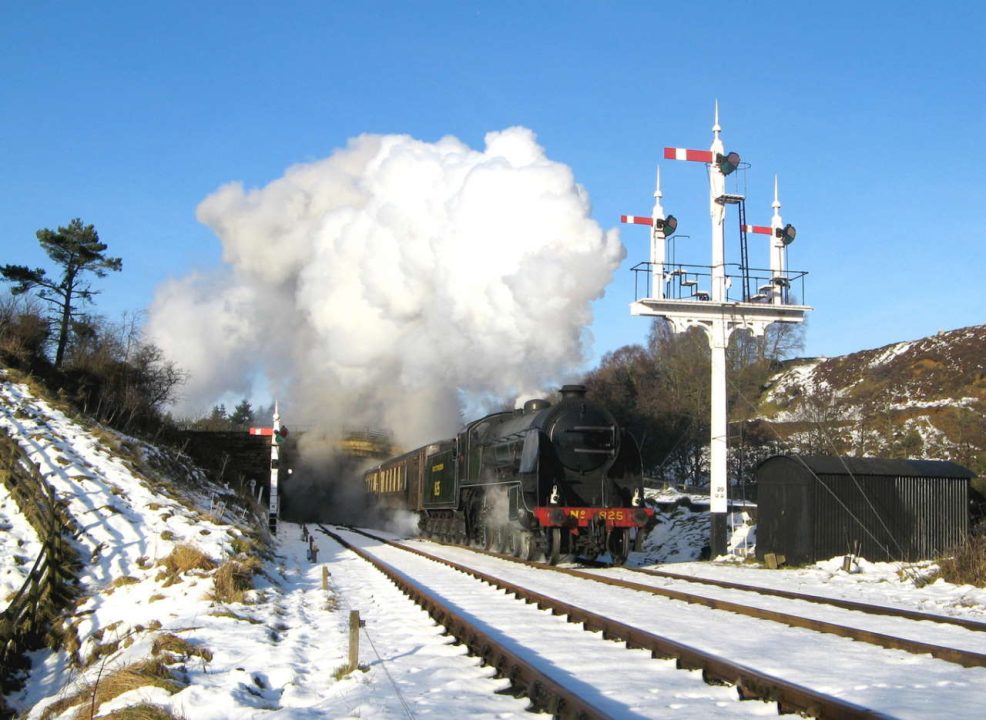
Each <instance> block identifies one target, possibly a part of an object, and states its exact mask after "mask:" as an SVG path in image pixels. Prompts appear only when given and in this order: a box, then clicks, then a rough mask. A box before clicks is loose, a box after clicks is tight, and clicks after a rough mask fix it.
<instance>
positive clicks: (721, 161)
mask: <svg viewBox="0 0 986 720" xmlns="http://www.w3.org/2000/svg"><path fill="white" fill-rule="evenodd" d="M739 164H740V156H739V154H738V153H734V152H731V153H729V154H727V155H723V154H722V153H716V165H718V166H719V172H721V173H722V174H723V175H729V174H730V173H733V172H735V171H736V168H738V167H739Z"/></svg>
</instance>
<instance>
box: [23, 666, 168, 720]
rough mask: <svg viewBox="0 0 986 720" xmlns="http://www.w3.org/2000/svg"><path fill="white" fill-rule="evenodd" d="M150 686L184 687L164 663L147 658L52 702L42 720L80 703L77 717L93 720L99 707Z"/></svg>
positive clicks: (76, 719)
mask: <svg viewBox="0 0 986 720" xmlns="http://www.w3.org/2000/svg"><path fill="white" fill-rule="evenodd" d="M147 685H150V686H153V687H159V688H163V689H164V690H167V691H168V692H169V693H176V692H178V691H179V690H181V689H182V686H181V685H180V684H179V683H178V682H177V681H176V680H175V679H174V677H172V675H171V673H170V672H169V670H168V668H167V666H166V665H165V664H164V662H162V661H161V660H146V661H144V662H141V663H136V664H134V665H128V666H126V667H123V668H120V669H119V670H114V671H113V672H111V673H110V674H108V675H105V676H103V677H101V678H100V679H99V681H98V682H95V683H89V684H87V685H86V686H85V687H83V688H82V689H81V690H79V691H78V692H77V693H75V694H73V695H70V696H69V697H66V698H62V699H61V700H59V701H57V702H54V703H52V704H51V705H49V706H48V707H47V708H45V710H44V712H43V713H42V714H41V720H50V718H53V717H56V716H58V715H60V714H62V713H63V712H65V711H66V710H67V709H69V708H70V707H74V706H76V705H79V706H80V707H79V710H78V711H77V712H76V714H75V720H91V718H92V717H93V714H92V710H93V709H95V710H99V706H100V705H102V704H103V703H104V702H107V701H109V700H112V699H113V698H115V697H118V696H120V695H122V694H123V693H125V692H129V691H131V690H136V689H137V688H140V687H145V686H147ZM135 717H139V716H135ZM149 717H153V716H149ZM165 717H170V716H165Z"/></svg>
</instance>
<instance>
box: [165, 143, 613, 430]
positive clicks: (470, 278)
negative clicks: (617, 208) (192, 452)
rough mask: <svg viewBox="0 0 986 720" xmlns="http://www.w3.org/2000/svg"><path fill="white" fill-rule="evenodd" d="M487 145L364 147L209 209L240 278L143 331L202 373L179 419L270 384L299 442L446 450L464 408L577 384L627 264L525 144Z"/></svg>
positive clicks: (193, 293) (199, 283)
mask: <svg viewBox="0 0 986 720" xmlns="http://www.w3.org/2000/svg"><path fill="white" fill-rule="evenodd" d="M485 142H486V148H485V150H483V151H482V152H479V151H476V150H473V149H470V148H469V147H467V146H466V145H464V144H463V143H462V142H460V141H459V140H457V139H455V138H452V137H446V138H443V139H442V140H439V141H438V142H437V143H426V142H421V141H418V140H415V139H413V138H411V137H408V136H405V135H385V136H380V135H363V136H360V137H358V138H356V139H354V140H352V141H350V143H349V144H348V146H347V147H346V148H345V149H342V150H339V151H337V152H335V153H333V154H332V155H331V156H330V157H328V158H326V159H324V160H320V161H318V162H313V163H309V164H303V165H297V166H294V167H291V168H289V169H288V170H287V172H285V174H284V176H283V177H281V178H279V179H277V180H274V181H273V182H271V183H270V184H268V185H267V186H266V187H263V188H260V189H253V190H245V189H244V188H243V186H242V184H240V183H230V184H228V185H225V186H223V187H221V188H219V189H218V190H216V192H214V193H213V194H212V195H210V196H209V197H207V198H206V199H205V200H204V201H203V202H202V203H201V205H199V208H198V219H199V220H200V221H201V222H203V223H204V224H206V225H208V226H209V227H210V228H211V229H212V230H213V231H214V232H215V233H216V235H217V236H218V237H219V239H220V240H221V241H222V245H223V258H224V260H225V262H226V263H227V267H226V268H224V270H223V271H222V272H219V273H217V274H216V275H215V276H209V277H206V276H201V275H195V276H191V277H187V278H184V279H180V280H174V281H170V282H168V283H166V284H164V285H163V286H162V287H160V288H159V289H158V292H157V296H156V299H155V302H154V305H153V307H152V311H151V317H150V321H149V325H148V331H149V334H150V336H151V338H152V339H153V341H154V342H155V343H157V344H158V345H159V346H160V347H161V348H162V349H163V350H164V351H165V353H166V354H167V355H168V357H169V358H171V359H173V360H174V361H175V362H176V363H177V364H178V365H179V366H180V367H182V368H183V369H185V370H187V371H188V372H189V373H190V376H191V377H190V381H189V383H188V384H187V385H186V387H185V388H184V396H185V397H184V400H183V402H182V405H181V406H179V407H178V408H177V410H178V411H179V412H185V413H201V412H203V411H204V410H205V409H207V408H208V407H209V406H211V405H212V404H214V403H215V402H216V401H217V400H218V399H219V398H220V397H221V396H222V395H223V394H224V393H235V394H238V395H241V394H249V391H250V388H251V385H252V383H253V381H254V380H255V379H256V376H257V374H258V373H262V374H264V375H265V376H266V377H267V378H268V380H269V382H270V384H271V387H272V388H273V389H274V391H275V392H276V393H277V397H278V399H279V400H280V402H281V407H282V413H284V414H285V421H286V422H288V424H290V420H289V418H290V417H292V416H294V417H299V418H306V419H310V420H311V421H318V422H319V423H321V424H323V425H325V426H326V427H336V428H339V427H343V426H346V427H360V426H370V427H377V428H381V427H383V428H388V429H390V430H392V431H393V432H394V433H395V437H396V439H397V440H398V441H399V442H402V443H403V444H405V446H408V447H410V446H413V445H415V444H420V443H421V442H425V441H428V440H430V439H434V438H436V437H443V436H448V435H449V434H451V433H452V432H453V431H454V430H455V429H456V428H457V427H458V425H459V424H460V410H461V406H462V405H463V403H472V404H475V405H480V404H482V402H483V401H484V400H490V399H500V398H510V397H515V396H517V395H520V394H524V393H535V392H537V391H538V390H540V389H543V388H545V387H548V386H550V385H552V384H556V383H558V382H559V381H560V380H561V379H563V378H564V377H565V375H566V374H570V373H572V372H573V371H575V370H576V369H577V368H578V366H579V365H580V364H581V362H582V360H583V346H582V343H583V334H584V330H585V328H586V327H587V326H588V324H589V323H590V321H591V319H592V318H591V308H590V303H591V301H592V300H593V299H595V298H598V297H600V296H601V295H602V294H603V291H604V288H605V287H606V285H607V284H608V283H609V281H610V279H611V277H612V274H613V272H614V270H615V269H616V267H617V266H618V264H619V262H620V260H621V259H622V258H623V255H624V250H623V247H622V245H621V244H620V242H619V239H618V236H617V232H616V231H615V230H610V231H607V232H604V231H603V230H602V229H601V228H600V227H599V225H598V224H597V223H596V222H595V221H593V220H592V219H591V218H590V217H589V212H590V208H589V199H588V196H587V194H586V192H585V190H584V189H583V188H582V187H580V186H579V185H578V184H576V182H575V179H574V177H573V174H572V171H571V170H570V169H569V168H568V167H567V166H566V165H563V164H561V163H558V162H554V161H551V160H549V159H548V158H547V157H545V154H544V150H543V148H541V147H540V146H539V145H538V144H537V141H536V138H535V136H534V134H533V133H532V132H531V131H529V130H527V129H524V128H519V127H515V128H509V129H507V130H504V131H502V132H491V133H489V134H488V135H487V136H486V138H485ZM470 409H471V410H472V409H475V408H470Z"/></svg>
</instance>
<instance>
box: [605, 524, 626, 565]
mask: <svg viewBox="0 0 986 720" xmlns="http://www.w3.org/2000/svg"><path fill="white" fill-rule="evenodd" d="M607 545H608V546H609V554H610V556H612V558H613V564H614V565H622V564H623V563H625V562H626V561H627V555H629V554H630V530H629V529H626V528H624V529H620V530H611V531H610V533H609V542H608V543H607Z"/></svg>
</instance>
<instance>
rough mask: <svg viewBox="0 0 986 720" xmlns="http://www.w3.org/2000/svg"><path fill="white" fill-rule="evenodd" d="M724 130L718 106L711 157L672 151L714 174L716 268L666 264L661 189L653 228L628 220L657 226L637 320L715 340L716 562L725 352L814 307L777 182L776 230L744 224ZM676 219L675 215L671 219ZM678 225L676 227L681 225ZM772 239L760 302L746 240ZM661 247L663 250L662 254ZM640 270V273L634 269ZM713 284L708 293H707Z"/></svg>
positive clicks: (712, 492)
mask: <svg viewBox="0 0 986 720" xmlns="http://www.w3.org/2000/svg"><path fill="white" fill-rule="evenodd" d="M721 132H722V128H721V127H720V125H719V104H718V103H716V109H715V122H714V124H713V126H712V145H711V147H710V148H709V150H689V149H686V148H675V147H666V148H664V158H665V159H667V160H686V161H691V162H701V163H704V164H705V165H707V167H708V176H709V215H710V218H711V222H712V233H711V235H712V248H711V262H710V264H709V265H680V266H673V267H672V266H669V265H668V264H667V262H666V257H667V253H666V247H665V243H666V241H667V237H670V236H671V235H673V232H674V229H673V228H672V229H671V231H670V232H668V233H665V230H666V229H667V220H666V219H665V218H664V209H663V207H662V206H661V198H662V197H663V195H662V193H661V189H660V173H658V188H657V191H656V192H655V193H654V196H655V198H657V201H656V203H655V206H654V212H653V213H652V218H651V219H650V220H651V222H650V223H644V222H640V221H641V220H646V218H639V217H636V216H628V215H624V216H622V218H621V220H622V221H623V222H628V223H632V224H650V225H651V227H652V247H651V260H650V262H649V263H644V265H646V266H647V270H648V273H649V278H650V282H649V286H650V289H649V292H648V296H647V297H644V298H638V299H637V300H636V301H635V302H634V303H632V304H631V305H630V313H631V314H632V315H640V316H644V317H663V318H665V319H666V320H667V321H668V322H669V324H670V326H671V329H672V331H673V332H675V333H679V332H685V331H686V330H689V329H690V328H693V327H699V328H701V329H702V330H703V331H704V332H705V335H706V338H707V339H708V341H709V348H710V350H711V359H712V372H711V390H712V392H711V407H710V427H711V431H710V437H709V475H710V478H709V480H710V488H709V500H710V508H709V509H710V511H711V513H712V537H711V542H710V546H711V556H712V558H715V557H717V556H718V555H722V554H724V553H725V552H726V513H727V512H728V489H727V488H728V479H727V457H728V436H727V432H728V418H727V395H726V348H727V347H728V345H729V338H730V336H731V335H732V333H733V331H734V330H747V331H749V332H752V333H753V334H754V335H755V336H762V335H763V334H764V333H765V332H766V330H767V326H768V325H770V324H771V323H775V322H786V323H800V322H803V321H804V317H805V313H807V312H808V311H810V310H811V309H812V308H810V307H808V306H807V305H794V304H791V303H790V294H789V288H790V285H791V280H792V279H798V280H800V279H802V278H803V277H804V275H805V274H806V273H803V272H798V273H791V272H789V271H788V270H787V267H786V248H787V246H788V245H789V244H790V243H791V242H792V241H793V240H794V237H795V234H796V233H795V230H794V227H793V226H791V225H787V226H783V225H782V220H781V217H780V214H779V212H778V210H779V208H780V202H779V201H778V199H777V182H776V179H775V181H774V205H773V207H774V217H773V219H772V221H771V226H770V227H769V228H767V227H765V226H751V225H746V224H745V217H746V209H745V208H746V206H745V198H744V197H743V196H741V195H736V194H729V193H727V192H726V176H727V175H729V174H731V173H732V172H734V171H735V170H736V169H737V168H738V167H739V166H740V157H739V155H738V154H737V153H734V152H731V153H727V152H726V151H725V146H724V145H723V142H722V139H721V137H720V133H721ZM728 205H736V206H738V208H739V211H740V234H741V240H742V245H743V255H744V259H743V263H742V264H741V265H740V266H739V267H740V269H741V271H742V279H743V282H742V283H736V285H737V286H740V287H739V290H740V291H741V292H742V295H741V296H740V297H739V298H737V299H732V298H730V295H729V291H730V289H731V288H733V287H734V284H733V282H732V281H733V277H732V276H731V275H729V273H728V272H727V270H728V268H729V267H731V266H727V263H726V242H725V237H726V236H725V221H726V209H727V206H728ZM668 217H669V218H671V217H673V216H668ZM674 226H675V227H677V221H675V223H674ZM747 232H753V233H757V234H769V235H770V236H771V240H770V242H771V245H770V265H771V267H770V269H769V270H766V269H765V270H764V271H763V277H762V278H760V279H761V280H762V281H763V284H762V285H760V287H759V289H758V292H757V293H756V294H755V295H754V294H752V293H750V292H749V290H748V282H747V281H748V279H749V277H750V274H751V272H754V271H753V269H752V268H749V267H746V258H745V255H746V233H747ZM656 246H660V247H656ZM634 269H635V270H639V269H640V266H637V267H636V268H634ZM703 283H708V291H705V290H703V289H701V286H702V284H703Z"/></svg>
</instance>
